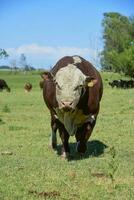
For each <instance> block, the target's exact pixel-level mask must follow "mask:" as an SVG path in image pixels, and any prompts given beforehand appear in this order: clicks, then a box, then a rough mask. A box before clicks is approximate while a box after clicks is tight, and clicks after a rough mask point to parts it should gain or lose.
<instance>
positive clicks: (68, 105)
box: [61, 101, 73, 111]
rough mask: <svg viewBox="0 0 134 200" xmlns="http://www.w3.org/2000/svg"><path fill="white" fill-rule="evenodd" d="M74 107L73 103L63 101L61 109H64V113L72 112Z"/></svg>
mask: <svg viewBox="0 0 134 200" xmlns="http://www.w3.org/2000/svg"><path fill="white" fill-rule="evenodd" d="M72 105H73V102H70V101H61V109H63V110H64V111H70V110H72Z"/></svg>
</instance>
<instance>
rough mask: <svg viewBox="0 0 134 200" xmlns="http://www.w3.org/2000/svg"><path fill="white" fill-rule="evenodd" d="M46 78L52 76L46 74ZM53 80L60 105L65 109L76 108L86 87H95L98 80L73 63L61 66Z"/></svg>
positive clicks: (60, 107)
mask: <svg viewBox="0 0 134 200" xmlns="http://www.w3.org/2000/svg"><path fill="white" fill-rule="evenodd" d="M45 78H46V79H49V78H51V79H52V76H50V74H49V75H46V74H45ZM53 81H54V82H55V85H56V100H57V102H58V107H59V109H62V110H64V111H69V110H74V109H75V108H76V106H77V104H78V102H79V100H80V97H81V94H82V92H84V91H85V90H86V87H93V86H94V85H95V84H96V82H97V80H96V79H94V78H91V77H87V76H86V75H85V74H83V73H82V71H81V70H80V69H78V68H77V67H76V66H75V65H73V64H69V65H67V66H66V67H63V68H61V69H60V70H59V71H58V72H57V73H56V75H55V77H53Z"/></svg>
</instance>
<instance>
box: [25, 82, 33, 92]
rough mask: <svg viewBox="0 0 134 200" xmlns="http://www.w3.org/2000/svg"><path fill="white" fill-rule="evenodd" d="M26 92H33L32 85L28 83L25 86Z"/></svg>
mask: <svg viewBox="0 0 134 200" xmlns="http://www.w3.org/2000/svg"><path fill="white" fill-rule="evenodd" d="M24 89H25V92H30V91H31V90H32V84H31V83H26V84H25V86H24Z"/></svg>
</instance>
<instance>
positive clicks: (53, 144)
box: [49, 143, 57, 150]
mask: <svg viewBox="0 0 134 200" xmlns="http://www.w3.org/2000/svg"><path fill="white" fill-rule="evenodd" d="M49 147H50V148H51V149H53V150H56V148H57V144H56V143H51V144H49Z"/></svg>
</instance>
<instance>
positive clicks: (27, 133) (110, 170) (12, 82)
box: [0, 72, 134, 200]
mask: <svg viewBox="0 0 134 200" xmlns="http://www.w3.org/2000/svg"><path fill="white" fill-rule="evenodd" d="M102 77H103V80H104V95H103V98H102V102H101V109H100V113H99V116H98V120H97V124H96V127H95V129H94V131H93V133H92V136H91V138H90V140H89V143H88V151H87V153H86V154H85V156H84V157H83V158H81V157H80V156H79V155H78V154H77V153H76V152H75V138H74V137H71V138H70V146H71V153H72V155H73V159H72V160H71V161H67V160H63V159H62V158H61V157H60V156H59V155H58V154H57V153H56V152H53V151H52V150H51V149H49V146H48V144H49V136H50V114H49V112H48V109H47V108H46V106H45V104H44V102H43V97H42V91H41V90H40V88H39V80H41V78H40V76H39V73H27V74H23V73H17V74H13V73H8V72H0V78H2V79H5V80H6V81H7V83H8V85H9V86H10V87H11V93H7V92H6V91H3V92H0V200H38V199H58V200H62V199H63V200H94V199H96V200H114V199H115V200H133V199H134V190H133V186H134V148H133V133H134V89H128V90H123V89H116V88H115V89H111V88H110V86H109V85H108V81H110V80H112V79H116V78H120V75H118V74H111V73H103V74H102ZM25 82H31V83H32V84H33V89H32V91H31V92H30V93H25V92H24V84H25ZM58 143H59V146H58V148H59V150H60V147H61V146H60V145H61V141H60V139H59V137H58Z"/></svg>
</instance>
